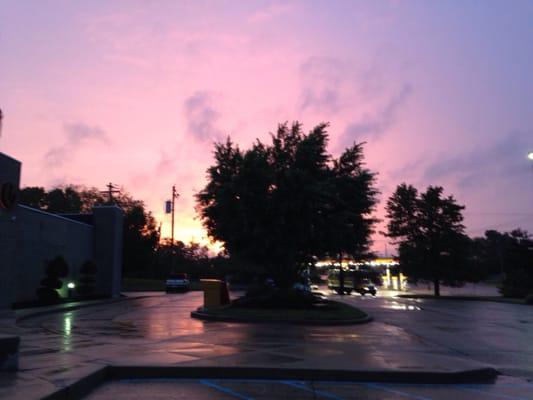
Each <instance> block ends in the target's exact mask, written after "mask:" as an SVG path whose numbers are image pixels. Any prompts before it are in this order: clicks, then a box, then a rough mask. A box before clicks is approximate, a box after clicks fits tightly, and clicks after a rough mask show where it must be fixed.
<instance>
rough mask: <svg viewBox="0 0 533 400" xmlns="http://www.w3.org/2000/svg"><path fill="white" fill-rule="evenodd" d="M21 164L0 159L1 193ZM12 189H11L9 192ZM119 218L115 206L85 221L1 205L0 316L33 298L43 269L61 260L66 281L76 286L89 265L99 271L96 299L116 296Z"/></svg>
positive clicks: (120, 214) (17, 175)
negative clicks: (65, 267) (66, 272)
mask: <svg viewBox="0 0 533 400" xmlns="http://www.w3.org/2000/svg"><path fill="white" fill-rule="evenodd" d="M20 170H21V164H20V162H18V161H16V160H14V159H12V158H11V157H8V156H6V155H5V154H2V153H0V189H1V188H2V185H4V184H6V183H7V184H9V185H11V186H12V185H15V186H16V188H17V189H18V187H19V182H20ZM10 189H11V188H10ZM123 218H124V217H123V212H122V210H121V209H120V208H118V207H116V206H104V207H95V208H94V210H93V213H92V214H90V215H77V216H69V217H65V216H61V215H56V214H50V213H47V212H44V211H41V210H36V209H33V208H30V207H26V206H22V205H14V206H13V207H11V208H6V207H5V205H4V204H3V203H2V202H0V310H1V309H5V308H9V307H10V306H11V305H12V304H13V303H14V302H22V301H30V300H35V299H36V298H37V293H36V291H37V289H38V288H39V286H40V281H41V280H42V279H43V278H44V277H45V263H46V261H48V260H51V259H52V258H54V257H56V256H59V255H60V256H63V257H64V258H65V260H66V261H67V263H68V265H69V275H68V277H66V278H63V279H62V281H63V287H62V289H61V290H60V291H59V292H60V295H61V296H62V297H66V296H67V294H68V289H67V287H66V283H67V282H69V281H73V282H75V283H76V284H78V283H79V278H80V274H79V270H80V267H81V265H82V264H83V263H84V262H85V261H88V260H92V261H94V262H95V263H96V266H97V268H98V271H97V274H96V282H95V294H99V295H105V296H114V297H116V296H118V295H119V294H120V280H121V266H122V265H121V264H122V223H123Z"/></svg>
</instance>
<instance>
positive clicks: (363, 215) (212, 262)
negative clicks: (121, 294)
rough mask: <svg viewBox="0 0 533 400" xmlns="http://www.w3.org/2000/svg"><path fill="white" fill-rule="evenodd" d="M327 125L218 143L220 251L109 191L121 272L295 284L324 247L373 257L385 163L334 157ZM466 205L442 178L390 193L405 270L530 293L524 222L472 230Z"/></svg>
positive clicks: (213, 224) (74, 207)
mask: <svg viewBox="0 0 533 400" xmlns="http://www.w3.org/2000/svg"><path fill="white" fill-rule="evenodd" d="M327 128H328V125H327V124H320V125H318V126H316V127H315V128H313V129H312V130H311V131H310V132H309V133H307V134H306V133H304V132H303V130H302V125H301V124H300V123H298V122H296V123H294V124H292V125H289V124H287V123H285V124H281V125H279V126H278V129H277V131H276V133H275V134H271V138H270V139H271V140H270V142H268V143H263V142H261V141H259V140H258V141H256V142H255V143H254V144H253V145H252V146H251V148H249V149H247V150H241V149H240V148H239V147H238V146H237V145H235V144H234V143H232V142H231V140H230V139H229V138H228V140H227V141H226V142H224V143H217V144H216V145H215V149H214V163H213V165H212V166H211V167H210V168H209V169H208V171H207V178H208V180H207V184H206V186H205V187H204V188H203V189H202V190H201V191H200V192H199V193H198V194H197V195H196V200H197V204H198V208H197V210H198V213H199V215H200V217H201V218H202V222H203V225H204V227H205V228H206V230H207V232H208V234H209V236H210V237H211V238H212V239H215V240H219V241H221V242H222V243H224V247H225V254H224V256H217V257H210V256H209V252H208V250H207V248H205V247H202V246H200V245H198V244H195V243H190V244H185V243H182V242H176V243H175V245H174V246H172V245H171V243H170V242H169V241H168V240H165V241H162V242H161V243H160V237H159V235H160V233H159V230H158V227H157V225H156V223H155V220H154V218H153V216H152V214H151V213H150V212H149V211H148V210H146V208H145V205H144V203H143V202H142V201H140V200H136V199H134V198H133V197H132V196H131V195H129V194H127V193H125V192H124V193H121V194H118V195H116V196H115V198H114V199H113V201H114V202H115V203H116V204H117V205H118V206H120V207H122V208H123V210H124V212H125V224H124V263H123V273H124V276H130V277H143V278H144V277H147V278H165V277H166V276H167V275H168V274H169V273H171V272H187V273H189V274H190V275H191V277H192V278H198V277H208V276H209V277H210V276H219V277H223V276H225V275H228V274H231V275H233V276H234V277H235V278H237V279H238V280H241V281H244V282H249V281H251V280H253V279H255V280H259V281H267V280H273V281H274V282H275V283H276V285H277V286H278V287H280V288H289V287H291V286H292V285H293V284H294V283H296V282H298V281H302V280H303V279H305V277H306V274H307V272H308V270H309V266H310V265H312V264H313V261H315V260H318V259H320V258H324V257H327V258H332V259H342V258H346V257H351V258H353V259H357V260H364V259H369V258H371V257H373V254H372V252H371V251H370V248H371V245H372V240H371V235H372V234H373V233H374V232H375V224H376V222H378V221H377V219H376V218H375V217H374V216H373V213H374V211H375V207H376V204H377V202H378V195H379V192H378V190H377V189H376V187H375V185H376V176H377V174H376V173H375V172H373V171H370V170H369V169H368V168H366V166H365V160H364V154H363V145H364V143H354V144H353V145H352V146H350V147H348V148H346V149H345V150H344V151H343V152H342V153H341V154H340V155H339V156H338V157H334V156H332V155H331V154H329V153H328V151H327V144H328V139H329V137H328V134H327ZM20 200H21V203H22V204H26V205H28V206H31V207H35V208H40V209H43V210H46V211H49V212H53V213H80V212H82V213H83V212H89V211H90V210H91V208H92V207H93V206H94V205H96V204H102V203H106V201H107V199H106V198H105V197H104V196H103V195H102V194H101V193H100V191H98V190H97V189H95V188H85V187H78V186H66V187H60V188H55V189H52V190H50V191H46V190H45V189H43V188H40V187H28V188H24V189H23V190H22V191H21V199H20ZM464 208H465V207H464V206H463V205H461V204H459V203H458V202H457V200H456V199H455V198H454V197H453V196H450V195H445V194H444V189H443V188H442V187H439V186H429V187H428V188H427V189H426V191H419V190H418V189H416V188H414V187H413V186H411V185H407V184H401V185H399V186H398V187H397V188H396V190H395V192H394V193H393V194H392V195H391V196H390V198H389V199H388V200H387V203H386V210H387V222H388V224H387V231H386V232H384V233H385V235H387V236H388V237H389V238H390V239H391V240H392V241H393V242H394V243H395V244H396V245H397V248H398V256H399V260H400V270H401V271H402V272H403V273H404V274H405V275H406V276H407V277H408V278H409V279H410V280H412V281H415V282H416V281H420V280H422V281H431V282H433V284H434V287H435V294H436V295H439V291H440V290H439V289H440V285H441V284H445V285H456V286H458V285H462V284H464V283H465V282H478V281H481V280H487V279H491V278H492V279H494V280H495V277H498V278H499V279H502V278H503V286H502V293H503V294H504V295H506V296H513V297H523V296H526V295H528V294H531V293H533V240H532V238H531V236H530V235H529V233H527V232H526V231H523V230H520V229H516V230H513V231H511V232H503V233H502V232H497V231H493V230H491V231H487V232H486V234H485V236H484V237H479V238H470V237H468V236H467V235H466V233H465V226H464V225H463V210H464Z"/></svg>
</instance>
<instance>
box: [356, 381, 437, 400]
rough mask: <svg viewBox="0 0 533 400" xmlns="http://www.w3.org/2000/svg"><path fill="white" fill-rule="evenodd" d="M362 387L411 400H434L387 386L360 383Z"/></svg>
mask: <svg viewBox="0 0 533 400" xmlns="http://www.w3.org/2000/svg"><path fill="white" fill-rule="evenodd" d="M360 385H362V386H366V387H368V388H371V389H376V390H383V391H384V392H389V393H394V394H397V395H399V396H403V397H408V398H410V399H415V400H432V399H431V398H430V397H424V396H418V395H416V394H411V393H408V392H404V391H403V390H398V389H392V388H390V387H387V386H384V385H380V384H378V383H360Z"/></svg>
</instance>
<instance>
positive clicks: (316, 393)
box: [281, 381, 344, 400]
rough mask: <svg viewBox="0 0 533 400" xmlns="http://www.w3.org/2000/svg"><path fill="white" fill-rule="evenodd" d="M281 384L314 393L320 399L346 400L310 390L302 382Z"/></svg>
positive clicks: (320, 391)
mask: <svg viewBox="0 0 533 400" xmlns="http://www.w3.org/2000/svg"><path fill="white" fill-rule="evenodd" d="M281 383H283V384H285V385H288V386H291V387H294V388H298V389H301V390H305V391H306V392H311V393H313V394H314V395H316V396H319V397H324V398H326V399H332V400H344V399H343V398H342V397H339V396H336V395H334V394H332V393H328V392H325V391H323V390H314V389H310V388H309V387H307V386H306V385H305V384H304V383H302V382H296V381H281Z"/></svg>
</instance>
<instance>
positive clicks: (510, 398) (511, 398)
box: [456, 385, 528, 400]
mask: <svg viewBox="0 0 533 400" xmlns="http://www.w3.org/2000/svg"><path fill="white" fill-rule="evenodd" d="M456 388H457V389H459V390H463V391H465V392H472V393H480V394H483V395H485V396H491V397H497V398H498V399H507V400H528V399H526V398H525V397H517V396H510V395H508V394H501V393H491V392H487V391H486V390H481V389H475V388H473V387H469V386H467V385H461V386H459V385H457V386H456Z"/></svg>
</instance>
